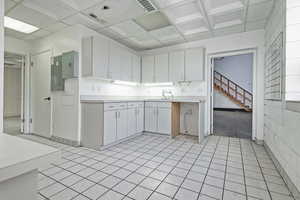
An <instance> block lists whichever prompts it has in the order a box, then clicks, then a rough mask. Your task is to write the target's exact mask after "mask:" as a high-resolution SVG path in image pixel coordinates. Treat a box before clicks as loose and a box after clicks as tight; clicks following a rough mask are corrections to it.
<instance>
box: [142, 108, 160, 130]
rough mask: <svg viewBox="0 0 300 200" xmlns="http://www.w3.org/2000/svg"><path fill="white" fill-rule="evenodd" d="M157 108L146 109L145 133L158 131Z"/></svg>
mask: <svg viewBox="0 0 300 200" xmlns="http://www.w3.org/2000/svg"><path fill="white" fill-rule="evenodd" d="M156 111H157V108H156V107H146V108H145V131H149V132H156V131H157V126H156V125H157V116H156Z"/></svg>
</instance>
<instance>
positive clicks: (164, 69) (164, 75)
mask: <svg viewBox="0 0 300 200" xmlns="http://www.w3.org/2000/svg"><path fill="white" fill-rule="evenodd" d="M154 66H155V69H154V72H155V76H154V77H155V82H158V83H159V82H168V81H169V54H167V53H166V54H159V55H156V56H155V65H154Z"/></svg>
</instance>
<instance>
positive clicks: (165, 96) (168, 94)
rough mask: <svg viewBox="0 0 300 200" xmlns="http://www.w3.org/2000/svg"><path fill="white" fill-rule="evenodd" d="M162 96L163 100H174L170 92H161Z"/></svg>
mask: <svg viewBox="0 0 300 200" xmlns="http://www.w3.org/2000/svg"><path fill="white" fill-rule="evenodd" d="M162 96H163V98H164V99H170V98H174V95H173V93H172V91H171V90H162Z"/></svg>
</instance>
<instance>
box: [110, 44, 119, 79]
mask: <svg viewBox="0 0 300 200" xmlns="http://www.w3.org/2000/svg"><path fill="white" fill-rule="evenodd" d="M121 57H122V50H121V47H120V46H119V45H117V44H115V43H113V42H111V43H110V48H109V72H108V78H110V79H114V80H120V79H121Z"/></svg>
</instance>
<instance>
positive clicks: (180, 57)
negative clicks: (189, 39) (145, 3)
mask: <svg viewBox="0 0 300 200" xmlns="http://www.w3.org/2000/svg"><path fill="white" fill-rule="evenodd" d="M169 56H170V69H169V70H170V81H172V82H178V81H184V51H175V52H170V55H169Z"/></svg>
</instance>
